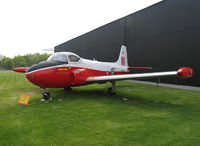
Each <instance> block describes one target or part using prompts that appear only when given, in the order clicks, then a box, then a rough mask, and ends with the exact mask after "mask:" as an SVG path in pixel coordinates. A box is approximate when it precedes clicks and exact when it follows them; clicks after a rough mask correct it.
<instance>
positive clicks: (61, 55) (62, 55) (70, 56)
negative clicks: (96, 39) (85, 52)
mask: <svg viewBox="0 0 200 146" xmlns="http://www.w3.org/2000/svg"><path fill="white" fill-rule="evenodd" d="M47 60H48V61H59V62H64V63H68V62H79V60H80V57H79V56H78V55H76V54H74V53H69V52H58V53H54V54H52V55H51V56H50V57H49V58H48V59H47Z"/></svg>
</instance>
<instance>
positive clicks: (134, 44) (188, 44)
mask: <svg viewBox="0 0 200 146" xmlns="http://www.w3.org/2000/svg"><path fill="white" fill-rule="evenodd" d="M199 14H200V1H198V0H163V1H161V2H159V3H157V4H155V5H152V6H150V7H147V8H145V9H143V10H140V11H138V12H136V13H133V14H130V15H128V16H126V17H123V18H121V19H118V20H116V21H113V22H111V23H109V24H106V25H104V26H102V27H99V28H97V29H95V30H92V31H90V32H88V33H86V34H84V35H81V36H79V37H77V38H74V39H72V40H69V41H67V42H65V43H63V44H60V45H58V46H56V47H55V52H61V51H68V52H74V53H76V54H78V55H79V56H81V57H83V58H87V59H93V58H95V59H96V60H98V61H110V62H114V61H116V60H117V58H118V55H119V51H120V47H121V45H125V46H127V49H128V62H129V66H151V67H152V68H153V70H151V71H152V72H156V71H171V70H177V69H178V68H179V67H182V66H186V67H192V68H193V69H194V72H195V74H194V76H193V77H192V78H189V79H185V80H182V79H179V78H176V77H170V78H162V79H160V81H161V82H164V83H173V84H184V85H191V86H200V61H199V60H200V59H199V56H200V16H199ZM135 72H144V70H141V71H135ZM154 81H157V79H154Z"/></svg>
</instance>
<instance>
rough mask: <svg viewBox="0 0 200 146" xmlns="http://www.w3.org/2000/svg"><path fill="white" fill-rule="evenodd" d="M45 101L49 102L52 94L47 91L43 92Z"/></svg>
mask: <svg viewBox="0 0 200 146" xmlns="http://www.w3.org/2000/svg"><path fill="white" fill-rule="evenodd" d="M42 95H43V99H44V100H48V99H49V98H50V93H49V92H47V91H42Z"/></svg>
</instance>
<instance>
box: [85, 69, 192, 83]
mask: <svg viewBox="0 0 200 146" xmlns="http://www.w3.org/2000/svg"><path fill="white" fill-rule="evenodd" d="M193 73H194V71H193V69H192V68H186V67H182V68H180V69H179V70H178V71H168V72H154V73H140V74H124V75H109V76H96V77H89V78H87V80H86V82H88V83H95V82H105V81H115V80H128V79H146V78H153V77H165V76H179V77H181V78H188V77H191V76H192V75H193Z"/></svg>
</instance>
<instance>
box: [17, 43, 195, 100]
mask: <svg viewBox="0 0 200 146" xmlns="http://www.w3.org/2000/svg"><path fill="white" fill-rule="evenodd" d="M132 69H151V68H150V67H129V66H128V58H127V50H126V47H125V46H122V47H121V51H120V55H119V58H118V60H117V61H116V62H99V61H96V60H88V59H83V58H81V57H79V56H78V55H76V54H74V53H70V52H58V53H54V54H53V55H51V56H50V57H49V58H48V59H47V61H43V62H40V63H38V64H35V65H33V66H31V67H30V68H24V67H18V68H15V69H14V71H16V72H24V73H26V78H27V79H28V80H29V81H30V82H31V83H33V84H35V85H37V86H39V87H40V88H42V89H43V91H42V94H43V98H44V99H49V98H50V94H49V93H48V92H47V91H46V90H45V89H46V88H65V89H66V90H71V87H74V86H82V85H87V84H91V83H105V82H107V81H109V82H111V83H112V87H111V88H109V89H108V93H109V94H111V95H115V81H116V80H127V79H138V78H149V77H162V76H179V77H182V78H188V77H191V76H192V75H193V69H192V68H186V67H182V68H180V69H179V70H178V71H168V72H155V73H141V74H130V70H132Z"/></svg>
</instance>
